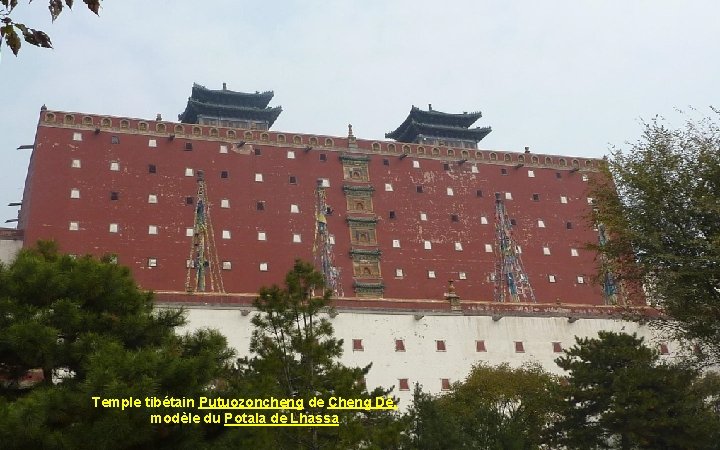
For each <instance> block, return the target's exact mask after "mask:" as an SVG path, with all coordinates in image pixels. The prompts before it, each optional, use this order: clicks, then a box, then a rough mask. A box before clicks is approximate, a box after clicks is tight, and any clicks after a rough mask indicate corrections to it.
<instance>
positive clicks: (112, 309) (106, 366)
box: [0, 242, 233, 449]
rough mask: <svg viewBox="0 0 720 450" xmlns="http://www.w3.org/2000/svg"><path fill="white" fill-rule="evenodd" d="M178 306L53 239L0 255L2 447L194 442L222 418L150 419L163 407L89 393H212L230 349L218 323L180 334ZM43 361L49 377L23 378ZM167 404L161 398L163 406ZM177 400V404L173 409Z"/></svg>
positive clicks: (109, 446)
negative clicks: (8, 259)
mask: <svg viewBox="0 0 720 450" xmlns="http://www.w3.org/2000/svg"><path fill="white" fill-rule="evenodd" d="M183 323H184V318H183V315H182V314H181V313H180V312H178V311H169V310H161V311H159V312H153V303H152V294H150V293H146V292H143V291H140V290H139V289H138V287H137V286H136V285H135V283H134V281H133V280H132V278H131V276H130V271H129V269H128V268H126V267H122V266H118V265H116V264H114V263H112V262H111V261H110V259H109V258H106V259H103V260H101V261H98V260H97V259H94V258H92V257H90V256H86V257H80V258H71V257H70V256H68V255H60V254H59V253H58V252H57V249H56V247H55V245H54V244H52V243H42V242H41V243H39V244H38V247H37V248H35V249H29V250H23V251H21V252H20V253H19V254H18V256H17V258H16V259H15V261H14V262H13V263H12V264H10V265H8V266H2V265H0V380H2V383H0V442H2V444H1V446H2V447H3V448H22V449H26V448H48V449H53V448H58V449H61V448H62V449H65V448H103V449H115V448H191V447H195V446H197V445H198V444H199V443H202V442H206V441H207V439H208V437H209V435H210V434H212V433H213V432H214V431H215V430H213V429H211V428H206V427H198V426H178V425H173V424H170V425H151V424H150V421H149V415H150V414H151V411H152V413H153V414H155V413H157V412H158V411H157V410H150V409H147V408H145V407H143V408H132V409H126V410H124V411H121V410H119V409H105V408H96V407H95V406H94V402H93V400H92V397H93V396H101V397H103V398H128V397H130V396H132V397H135V398H141V399H144V398H145V397H147V396H156V397H161V398H164V397H165V396H166V395H167V396H173V397H176V398H178V397H183V396H184V397H189V398H196V397H197V396H199V395H212V394H213V392H214V390H213V389H211V388H210V386H212V384H213V383H214V381H215V380H217V379H222V378H225V377H227V376H228V375H229V370H230V365H229V361H230V358H231V357H232V355H233V352H232V351H231V350H229V349H228V348H227V346H226V341H225V338H224V337H223V336H222V335H220V334H219V333H217V332H214V331H208V330H202V331H198V332H195V333H194V334H191V335H185V336H177V335H175V333H174V329H175V327H177V326H178V325H181V324H183ZM33 369H42V372H43V375H44V380H43V381H42V382H40V383H38V384H35V385H33V386H31V387H27V386H25V387H23V386H22V385H21V384H20V383H19V382H18V380H20V379H21V378H22V377H23V375H25V374H26V373H28V371H29V370H33ZM166 412H168V411H167V410H163V413H166ZM169 412H172V411H169Z"/></svg>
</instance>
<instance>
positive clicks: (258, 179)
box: [255, 173, 263, 183]
mask: <svg viewBox="0 0 720 450" xmlns="http://www.w3.org/2000/svg"><path fill="white" fill-rule="evenodd" d="M262 180H263V174H261V173H256V174H255V181H257V182H258V183H261V182H262Z"/></svg>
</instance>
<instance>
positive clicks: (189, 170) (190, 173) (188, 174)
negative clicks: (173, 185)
mask: <svg viewBox="0 0 720 450" xmlns="http://www.w3.org/2000/svg"><path fill="white" fill-rule="evenodd" d="M185 176H186V177H191V176H193V170H192V169H191V168H189V167H186V168H185Z"/></svg>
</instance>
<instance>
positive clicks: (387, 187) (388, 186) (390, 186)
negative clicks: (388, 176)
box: [385, 183, 393, 192]
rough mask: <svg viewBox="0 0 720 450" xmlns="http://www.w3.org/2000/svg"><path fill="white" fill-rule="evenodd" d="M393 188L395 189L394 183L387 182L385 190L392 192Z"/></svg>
mask: <svg viewBox="0 0 720 450" xmlns="http://www.w3.org/2000/svg"><path fill="white" fill-rule="evenodd" d="M392 190H393V187H392V184H390V183H385V191H386V192H392Z"/></svg>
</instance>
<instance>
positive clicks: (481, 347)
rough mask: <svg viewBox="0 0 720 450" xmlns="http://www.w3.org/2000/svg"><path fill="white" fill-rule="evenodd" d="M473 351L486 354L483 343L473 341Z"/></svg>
mask: <svg viewBox="0 0 720 450" xmlns="http://www.w3.org/2000/svg"><path fill="white" fill-rule="evenodd" d="M475 351H476V352H478V353H483V352H487V349H486V348H485V341H482V340H480V341H475Z"/></svg>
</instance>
